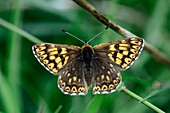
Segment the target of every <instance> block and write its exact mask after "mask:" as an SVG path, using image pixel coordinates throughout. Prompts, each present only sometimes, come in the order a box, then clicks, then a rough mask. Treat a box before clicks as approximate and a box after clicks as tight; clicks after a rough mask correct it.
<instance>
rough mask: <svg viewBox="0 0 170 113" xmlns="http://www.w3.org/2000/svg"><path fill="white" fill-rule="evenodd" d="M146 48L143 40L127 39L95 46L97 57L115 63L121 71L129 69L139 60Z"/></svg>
mask: <svg viewBox="0 0 170 113" xmlns="http://www.w3.org/2000/svg"><path fill="white" fill-rule="evenodd" d="M143 47H144V40H143V39H142V38H126V39H123V40H118V41H115V42H107V43H102V44H99V45H96V46H94V50H95V53H96V55H97V56H100V57H101V58H102V60H107V61H109V62H113V63H115V66H117V67H119V68H120V69H127V68H129V66H130V65H132V64H133V62H134V61H135V60H136V59H137V58H138V55H139V54H140V52H141V51H142V49H143Z"/></svg>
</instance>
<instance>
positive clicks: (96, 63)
mask: <svg viewBox="0 0 170 113" xmlns="http://www.w3.org/2000/svg"><path fill="white" fill-rule="evenodd" d="M143 46H144V39H142V38H126V39H123V40H118V41H115V42H106V43H102V44H99V45H96V46H94V47H92V46H91V45H90V44H89V43H88V42H86V43H84V45H83V46H82V47H78V46H73V45H62V44H52V43H41V44H36V45H34V46H33V47H32V50H33V53H34V55H35V57H36V58H37V60H38V61H39V62H40V64H41V65H42V66H43V67H45V69H47V70H48V71H49V72H51V73H52V74H54V75H59V77H58V87H59V88H60V89H61V91H62V92H63V93H64V94H70V95H86V94H87V92H88V88H89V87H90V86H92V88H93V94H108V93H111V92H114V91H116V89H117V88H118V86H119V85H120V84H121V81H122V78H121V75H120V72H119V70H126V69H127V68H129V67H130V65H132V64H133V62H134V61H135V60H136V59H137V58H138V56H139V54H140V53H141V51H142V49H143Z"/></svg>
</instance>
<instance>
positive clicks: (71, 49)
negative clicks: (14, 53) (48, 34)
mask: <svg viewBox="0 0 170 113" xmlns="http://www.w3.org/2000/svg"><path fill="white" fill-rule="evenodd" d="M32 50H33V53H34V55H35V57H36V58H37V60H38V61H39V62H40V63H41V64H42V65H43V66H44V67H45V68H46V69H47V70H48V71H50V72H51V73H52V74H58V72H59V70H60V69H61V68H63V66H65V65H66V64H67V63H69V62H71V61H72V60H73V59H75V58H77V55H78V53H80V51H81V48H80V47H78V46H70V45H69V46H68V45H60V44H51V43H42V44H36V45H34V46H33V47H32Z"/></svg>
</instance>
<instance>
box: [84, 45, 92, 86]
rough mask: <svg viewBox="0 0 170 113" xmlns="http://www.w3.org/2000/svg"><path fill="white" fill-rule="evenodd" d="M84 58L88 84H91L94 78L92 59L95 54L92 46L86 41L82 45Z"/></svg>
mask: <svg viewBox="0 0 170 113" xmlns="http://www.w3.org/2000/svg"><path fill="white" fill-rule="evenodd" d="M81 53H82V59H83V61H84V62H85V65H84V66H85V67H84V68H85V78H86V82H87V85H88V86H89V85H90V84H91V80H92V70H91V68H92V66H91V61H92V58H93V56H94V51H93V49H92V46H91V45H89V44H88V43H85V44H84V45H83V47H82V52H81Z"/></svg>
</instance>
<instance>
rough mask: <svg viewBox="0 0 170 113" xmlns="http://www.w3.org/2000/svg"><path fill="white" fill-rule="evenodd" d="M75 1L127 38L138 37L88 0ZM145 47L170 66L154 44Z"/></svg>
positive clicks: (169, 61) (147, 44)
mask: <svg viewBox="0 0 170 113" xmlns="http://www.w3.org/2000/svg"><path fill="white" fill-rule="evenodd" d="M73 1H74V2H75V3H77V4H78V5H79V6H81V7H82V8H84V9H85V10H86V11H88V12H89V13H90V14H92V15H93V16H94V17H96V19H97V20H99V21H100V22H102V23H103V24H104V25H106V26H108V27H109V28H110V29H112V30H114V31H116V32H117V33H119V34H120V35H122V36H123V37H126V38H130V37H138V36H136V35H135V34H133V33H131V32H129V31H128V30H126V29H124V28H123V27H121V26H119V25H117V24H115V23H114V22H112V21H111V20H109V19H108V18H107V17H105V16H104V15H102V14H101V13H100V12H98V11H97V10H96V9H95V7H93V6H92V5H91V4H90V3H89V2H87V1H86V0H73ZM144 48H145V49H146V50H147V51H148V52H150V53H151V55H152V57H153V58H154V59H155V60H156V61H159V62H161V63H163V64H166V65H167V66H169V67H170V60H169V59H168V58H167V57H166V56H165V55H164V54H163V53H161V52H160V51H159V50H157V49H156V48H154V47H153V46H152V45H150V44H149V43H147V42H146V43H145V47H144Z"/></svg>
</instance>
